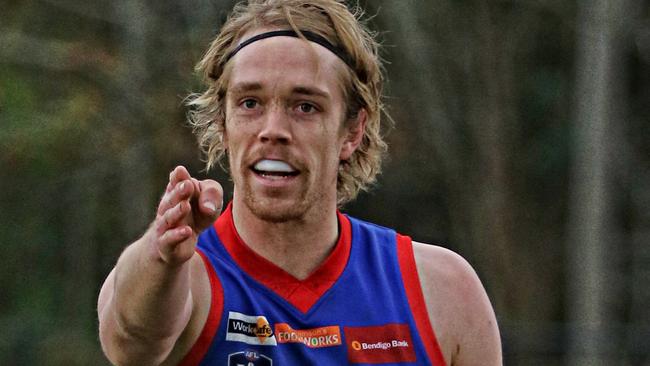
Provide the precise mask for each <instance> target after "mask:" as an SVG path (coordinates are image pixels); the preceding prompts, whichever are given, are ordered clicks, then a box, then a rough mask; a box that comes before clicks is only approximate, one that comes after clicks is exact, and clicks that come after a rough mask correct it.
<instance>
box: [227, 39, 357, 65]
mask: <svg viewBox="0 0 650 366" xmlns="http://www.w3.org/2000/svg"><path fill="white" fill-rule="evenodd" d="M300 33H302V35H303V36H304V37H305V38H306V39H307V40H309V41H312V42H314V43H318V44H319V45H321V46H323V47H325V48H327V49H328V50H330V51H331V52H332V53H334V54H335V55H336V56H338V58H340V59H341V60H342V61H343V62H345V64H346V65H348V66H349V67H350V68H351V69H352V70H354V69H355V67H354V63H353V62H352V60H351V59H350V57H349V56H348V54H347V52H345V50H343V49H342V48H340V47H337V46H335V45H333V44H331V43H330V42H329V41H328V40H326V39H325V38H323V37H321V36H319V35H318V34H316V33H314V32H310V31H307V30H301V31H300ZM280 36H285V37H296V38H301V37H300V36H299V35H298V33H297V32H296V31H293V30H278V31H271V32H266V33H261V34H258V35H256V36H253V37H251V38H249V39H247V40H245V41H244V42H242V43H240V44H239V45H238V46H237V47H236V48H235V49H234V50H232V51H231V52H230V53H229V54H228V56H226V58H225V60H224V61H223V65H225V64H226V63H227V62H228V61H229V60H230V59H231V58H232V57H233V56H235V55H236V54H237V52H239V51H240V50H241V49H242V48H244V47H246V46H248V45H249V44H251V43H253V42H255V41H259V40H261V39H265V38H270V37H280Z"/></svg>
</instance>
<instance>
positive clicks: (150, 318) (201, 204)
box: [97, 167, 222, 365]
mask: <svg viewBox="0 0 650 366" xmlns="http://www.w3.org/2000/svg"><path fill="white" fill-rule="evenodd" d="M221 205H222V191H221V187H220V186H219V184H218V183H216V182H214V181H202V182H199V181H197V180H195V179H193V178H192V177H191V176H190V175H189V173H188V172H187V170H186V169H185V168H184V167H178V168H176V169H174V171H173V172H172V173H171V174H170V181H169V184H168V186H167V189H166V191H165V194H164V196H163V198H162V200H161V202H160V204H159V206H158V212H157V215H156V219H155V220H154V222H153V223H152V224H151V226H150V227H149V229H148V230H147V231H146V232H145V234H144V235H143V236H142V238H140V239H139V240H137V241H136V242H135V243H133V244H131V245H130V246H129V247H127V248H126V250H125V251H124V253H122V255H121V256H120V258H119V260H118V262H117V265H116V266H115V268H114V269H113V271H112V272H111V273H110V274H109V276H108V278H107V279H106V281H105V282H104V285H103V286H102V290H101V292H100V295H99V301H98V306H97V311H98V315H99V335H100V340H101V343H102V348H103V349H104V352H105V353H106V355H107V357H108V358H109V360H111V362H113V363H114V364H116V365H160V364H161V363H163V362H164V361H165V359H167V357H168V356H169V355H170V353H171V352H172V350H173V348H174V345H175V344H176V341H177V340H178V338H179V337H180V335H181V334H182V333H183V331H184V330H185V328H186V326H187V325H188V323H189V322H190V318H191V317H192V315H193V312H194V311H195V308H196V306H195V305H196V303H197V299H196V298H195V296H197V295H196V294H193V292H192V284H191V273H192V271H191V268H192V266H200V265H201V259H200V258H199V257H198V255H196V254H195V251H194V249H195V247H196V243H197V238H198V235H199V234H200V232H201V231H203V230H204V229H206V228H207V227H208V226H209V225H210V224H211V223H212V222H213V221H214V219H215V218H216V217H217V215H218V214H219V213H220V211H221ZM195 272H196V271H195ZM202 303H203V302H202Z"/></svg>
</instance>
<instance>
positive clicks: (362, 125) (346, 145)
mask: <svg viewBox="0 0 650 366" xmlns="http://www.w3.org/2000/svg"><path fill="white" fill-rule="evenodd" d="M356 119H357V120H356V121H355V122H354V123H352V124H351V125H350V126H349V127H346V128H345V130H346V131H345V132H344V133H345V134H346V136H345V140H343V146H341V152H340V154H339V160H348V159H349V158H350V156H352V154H353V153H354V151H355V150H356V149H357V147H359V145H361V141H362V140H363V135H364V133H365V131H366V121H367V120H368V112H366V109H365V108H361V109H360V110H359V113H357V118H356Z"/></svg>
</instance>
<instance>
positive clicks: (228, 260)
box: [181, 206, 445, 366]
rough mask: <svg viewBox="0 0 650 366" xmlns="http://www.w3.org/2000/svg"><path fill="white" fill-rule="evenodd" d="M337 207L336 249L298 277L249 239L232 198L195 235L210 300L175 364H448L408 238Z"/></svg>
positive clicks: (202, 365)
mask: <svg viewBox="0 0 650 366" xmlns="http://www.w3.org/2000/svg"><path fill="white" fill-rule="evenodd" d="M337 216H338V222H339V240H338V242H337V244H336V246H335V248H334V250H333V251H332V253H331V254H330V255H329V257H328V258H327V259H326V260H325V262H324V263H323V264H322V265H321V266H320V267H319V268H318V269H317V270H316V271H314V273H312V274H311V275H310V276H309V277H308V278H306V279H304V280H298V279H296V278H294V277H293V276H291V275H290V274H288V273H286V272H285V271H283V270H282V269H280V268H279V267H277V266H275V265H274V264H273V263H271V262H269V261H267V260H266V259H264V258H263V257H261V256H259V255H258V254H257V253H255V252H254V251H253V250H252V249H250V248H249V247H248V246H246V244H245V243H244V242H243V241H242V240H241V238H239V236H238V234H237V232H236V230H235V226H234V224H233V220H232V210H231V206H229V207H228V208H227V209H226V210H225V211H224V213H223V214H222V215H221V216H220V217H219V218H218V219H217V221H216V222H215V224H214V225H213V227H211V228H209V229H208V230H206V231H205V232H204V233H202V234H201V235H200V237H199V241H198V245H197V251H198V252H199V254H200V255H201V257H202V258H203V261H204V264H205V265H206V269H207V272H208V276H209V278H210V285H211V290H212V303H211V307H210V313H209V315H208V319H207V321H206V324H205V326H204V329H203V330H202V333H201V335H200V336H199V339H198V340H197V342H196V343H195V344H194V346H193V347H192V349H191V350H190V352H189V353H188V355H187V356H186V357H185V359H184V360H183V361H182V362H181V365H182V366H190V365H200V366H213V365H219V366H221V365H228V366H240V365H243V366H266V365H268V366H271V365H275V366H278V365H281V366H285V365H286V366H293V365H348V364H351V365H368V364H383V365H434V366H444V365H445V361H444V358H443V356H442V353H441V351H440V348H439V346H438V342H437V340H436V337H435V334H434V332H433V329H432V327H431V324H430V322H429V318H428V315H427V311H426V308H425V304H424V298H423V296H422V290H421V288H420V283H419V279H418V277H417V270H416V268H415V261H414V259H413V249H412V245H411V239H410V238H409V237H406V236H401V235H399V234H396V233H395V231H393V230H391V229H387V228H383V227H380V226H377V225H374V224H370V223H367V222H363V221H361V220H358V219H354V218H351V217H348V216H346V215H343V214H341V213H337ZM305 250H309V248H308V246H306V247H305Z"/></svg>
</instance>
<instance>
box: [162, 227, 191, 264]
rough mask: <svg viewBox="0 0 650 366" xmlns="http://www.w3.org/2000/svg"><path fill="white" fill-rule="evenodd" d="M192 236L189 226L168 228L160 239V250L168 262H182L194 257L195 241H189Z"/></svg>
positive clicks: (163, 258)
mask: <svg viewBox="0 0 650 366" xmlns="http://www.w3.org/2000/svg"><path fill="white" fill-rule="evenodd" d="M191 236H192V229H191V228H190V227H189V226H181V227H177V228H174V229H172V230H168V231H166V232H165V234H163V235H162V236H161V237H159V239H158V243H157V244H158V252H159V253H160V257H161V258H162V260H164V261H165V262H167V263H170V264H180V263H184V262H185V261H187V260H188V259H190V258H191V257H192V254H193V252H194V247H195V243H193V242H190V241H188V239H190V238H191Z"/></svg>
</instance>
